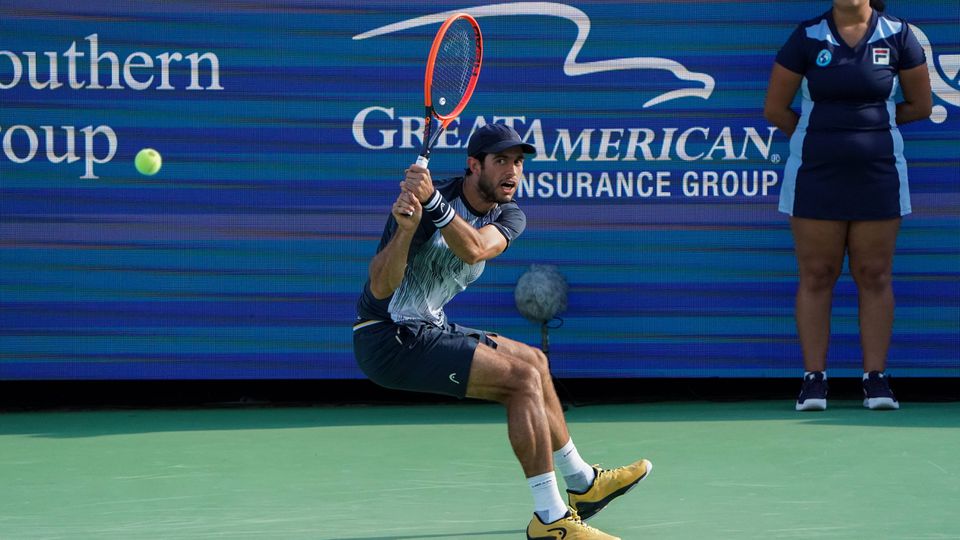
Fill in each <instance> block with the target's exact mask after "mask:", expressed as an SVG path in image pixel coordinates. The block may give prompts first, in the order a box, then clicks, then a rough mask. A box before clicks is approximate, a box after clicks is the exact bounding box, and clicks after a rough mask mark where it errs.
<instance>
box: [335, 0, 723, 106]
mask: <svg viewBox="0 0 960 540" xmlns="http://www.w3.org/2000/svg"><path fill="white" fill-rule="evenodd" d="M461 12H466V13H469V14H470V15H471V16H473V17H474V18H476V19H479V18H482V17H500V16H508V15H543V16H548V17H558V18H561V19H566V20H568V21H570V22H572V23H573V24H575V25H576V27H577V38H576V40H574V42H573V46H571V47H570V51H569V52H568V53H567V57H566V59H565V60H564V62H563V72H564V73H565V74H566V75H567V76H570V77H576V76H578V75H589V74H591V73H600V72H603V71H618V70H628V69H661V70H665V71H669V72H670V73H672V74H673V75H674V76H675V77H677V78H678V79H680V80H683V81H691V82H697V83H700V84H702V85H703V88H681V89H678V90H671V91H670V92H665V93H663V94H660V95H659V96H657V97H655V98H653V99H650V100H647V102H646V103H644V104H643V108H645V109H646V108H647V107H652V106H654V105H658V104H660V103H663V102H665V101H670V100H671V99H679V98H684V97H698V98H702V99H708V98H709V97H710V94H712V93H713V88H714V86H715V85H716V83H715V81H714V80H713V77H711V76H710V75H707V74H706V73H696V72H693V71H690V70H688V69H687V68H686V67H685V66H684V65H683V64H681V63H679V62H677V61H675V60H670V59H669V58H657V57H630V58H611V59H610V60H597V61H593V62H577V55H578V54H580V50H581V49H583V45H584V43H586V41H587V36H588V35H589V34H590V17H589V16H587V14H586V13H584V12H583V11H580V10H579V9H577V8H575V7H573V6H568V5H566V4H560V3H557V2H509V3H506V4H494V5H489V6H475V7H472V8H466V9H458V10H452V11H444V12H442V13H434V14H433V15H424V16H422V17H416V18H413V19H407V20H405V21H400V22H398V23H393V24H388V25H386V26H381V27H379V28H374V29H373V30H369V31H367V32H363V33H361V34H357V35H355V36H353V39H354V40H361V39H368V38H372V37H376V36H382V35H385V34H391V33H393V32H400V31H402V30H408V29H410V28H416V27H418V26H427V25H432V24H439V23H442V22H443V21H445V20H446V19H447V17H449V16H450V15H453V14H454V13H461Z"/></svg>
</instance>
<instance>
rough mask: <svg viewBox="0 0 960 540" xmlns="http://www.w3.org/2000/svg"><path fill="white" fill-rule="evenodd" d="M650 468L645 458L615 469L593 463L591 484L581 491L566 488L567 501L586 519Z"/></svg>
mask: <svg viewBox="0 0 960 540" xmlns="http://www.w3.org/2000/svg"><path fill="white" fill-rule="evenodd" d="M652 470H653V464H652V463H650V461H648V460H646V459H641V460H640V461H637V462H636V463H632V464H630V465H626V466H624V467H617V468H616V469H604V468H602V467H600V466H599V465H594V466H593V471H594V472H595V473H596V476H595V477H594V479H593V484H591V485H590V488H589V489H587V491H585V492H583V493H577V492H574V491H570V490H569V489H568V490H567V501H568V503H569V505H570V507H571V508H573V509H574V510H576V511H577V514H578V515H579V516H580V519H582V520H588V519H590V518H591V517H593V516H595V515H596V514H597V512H599V511H600V510H603V508H604V507H605V506H607V505H608V504H610V501H612V500H614V499H616V498H617V497H619V496H621V495H623V494H624V493H626V492H628V491H630V490H631V489H633V488H634V487H636V485H637V484H638V483H640V481H641V480H643V479H644V478H646V477H647V476H649V475H650V471H652Z"/></svg>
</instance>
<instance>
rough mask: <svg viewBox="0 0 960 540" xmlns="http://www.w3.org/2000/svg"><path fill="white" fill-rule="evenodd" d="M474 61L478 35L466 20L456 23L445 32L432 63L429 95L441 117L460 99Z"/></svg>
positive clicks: (465, 89)
mask: <svg viewBox="0 0 960 540" xmlns="http://www.w3.org/2000/svg"><path fill="white" fill-rule="evenodd" d="M476 61H477V35H476V32H475V31H474V28H473V25H471V24H470V23H469V22H467V21H455V22H454V23H453V24H452V25H451V26H450V28H448V29H447V32H446V34H445V35H444V36H443V40H442V41H441V42H440V48H439V50H438V51H437V59H436V63H435V64H434V71H433V80H432V81H431V95H432V98H433V108H434V110H435V111H436V112H437V114H439V115H440V116H445V115H448V114H450V113H452V112H453V111H454V109H456V108H457V106H458V105H459V104H460V101H461V100H462V99H463V97H464V94H466V92H467V88H468V87H469V86H470V79H471V76H472V75H473V71H474V66H475V64H476Z"/></svg>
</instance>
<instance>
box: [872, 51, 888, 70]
mask: <svg viewBox="0 0 960 540" xmlns="http://www.w3.org/2000/svg"><path fill="white" fill-rule="evenodd" d="M873 65H875V66H889V65H890V49H886V48H883V49H881V48H878V47H874V48H873Z"/></svg>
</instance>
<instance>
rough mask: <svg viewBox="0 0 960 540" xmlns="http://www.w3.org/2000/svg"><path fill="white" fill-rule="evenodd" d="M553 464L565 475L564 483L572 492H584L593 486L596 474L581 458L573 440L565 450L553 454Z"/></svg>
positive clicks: (564, 447)
mask: <svg viewBox="0 0 960 540" xmlns="http://www.w3.org/2000/svg"><path fill="white" fill-rule="evenodd" d="M553 463H554V465H556V467H557V470H558V471H560V474H561V475H563V481H564V482H566V483H567V489H569V490H570V491H578V492H584V491H586V490H587V489H589V488H590V486H591V485H592V484H593V477H594V476H596V473H595V472H594V470H593V467H591V466H590V464H589V463H587V462H586V461H584V460H583V458H582V457H580V452H577V447H576V446H574V444H573V439H572V438H571V439H570V440H569V441H567V444H565V445H563V448H561V449H559V450H557V451H556V452H554V453H553Z"/></svg>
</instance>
